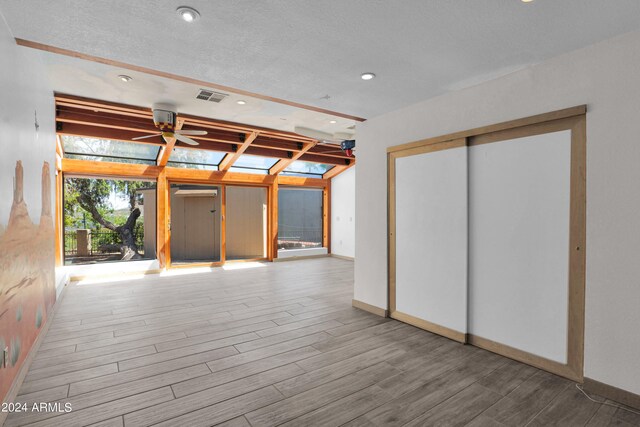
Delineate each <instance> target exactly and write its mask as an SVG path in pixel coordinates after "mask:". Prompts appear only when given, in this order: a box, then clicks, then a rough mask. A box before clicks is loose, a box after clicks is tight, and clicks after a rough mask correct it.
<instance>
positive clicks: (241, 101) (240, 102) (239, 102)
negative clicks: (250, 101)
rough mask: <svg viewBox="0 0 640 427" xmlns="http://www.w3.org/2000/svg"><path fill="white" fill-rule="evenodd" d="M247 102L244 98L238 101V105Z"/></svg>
mask: <svg viewBox="0 0 640 427" xmlns="http://www.w3.org/2000/svg"><path fill="white" fill-rule="evenodd" d="M246 103H247V101H243V100H242V99H241V100H240V101H236V104H238V105H244V104H246Z"/></svg>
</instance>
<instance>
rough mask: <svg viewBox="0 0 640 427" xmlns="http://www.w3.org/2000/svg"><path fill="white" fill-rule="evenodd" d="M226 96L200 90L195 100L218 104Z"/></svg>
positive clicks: (225, 94) (207, 90)
mask: <svg viewBox="0 0 640 427" xmlns="http://www.w3.org/2000/svg"><path fill="white" fill-rule="evenodd" d="M227 96H229V94H228V93H221V92H216V91H213V90H209V89H200V92H198V95H196V99H201V100H203V101H211V102H216V103H218V102H220V101H222V100H223V99H225V98H226V97H227Z"/></svg>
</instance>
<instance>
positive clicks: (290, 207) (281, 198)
mask: <svg viewBox="0 0 640 427" xmlns="http://www.w3.org/2000/svg"><path fill="white" fill-rule="evenodd" d="M322 222H323V221H322V190H318V189H301V188H280V190H279V191H278V249H302V248H319V247H322Z"/></svg>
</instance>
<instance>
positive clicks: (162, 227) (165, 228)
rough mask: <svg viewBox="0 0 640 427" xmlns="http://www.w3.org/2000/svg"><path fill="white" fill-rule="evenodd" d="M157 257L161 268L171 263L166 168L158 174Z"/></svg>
mask: <svg viewBox="0 0 640 427" xmlns="http://www.w3.org/2000/svg"><path fill="white" fill-rule="evenodd" d="M156 197H157V201H158V203H157V205H156V239H157V241H156V256H157V257H158V264H159V267H160V268H161V269H162V268H166V267H167V265H168V263H169V262H170V259H169V257H170V255H169V256H167V255H168V254H169V233H170V231H169V218H168V202H169V185H168V181H167V172H166V169H165V168H162V169H161V170H160V173H159V174H158V184H157V186H156Z"/></svg>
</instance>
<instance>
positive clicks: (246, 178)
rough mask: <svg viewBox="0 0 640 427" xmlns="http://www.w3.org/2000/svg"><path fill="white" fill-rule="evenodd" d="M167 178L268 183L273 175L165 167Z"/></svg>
mask: <svg viewBox="0 0 640 427" xmlns="http://www.w3.org/2000/svg"><path fill="white" fill-rule="evenodd" d="M165 170H166V171H167V178H168V179H170V180H172V181H179V182H211V183H219V184H243V185H270V184H272V183H273V182H274V180H275V178H276V177H275V176H272V175H258V174H253V173H242V172H229V171H209V170H202V169H183V168H173V167H166V168H165Z"/></svg>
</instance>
